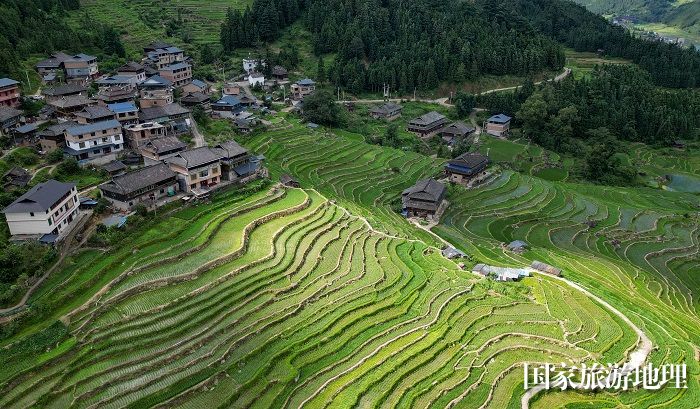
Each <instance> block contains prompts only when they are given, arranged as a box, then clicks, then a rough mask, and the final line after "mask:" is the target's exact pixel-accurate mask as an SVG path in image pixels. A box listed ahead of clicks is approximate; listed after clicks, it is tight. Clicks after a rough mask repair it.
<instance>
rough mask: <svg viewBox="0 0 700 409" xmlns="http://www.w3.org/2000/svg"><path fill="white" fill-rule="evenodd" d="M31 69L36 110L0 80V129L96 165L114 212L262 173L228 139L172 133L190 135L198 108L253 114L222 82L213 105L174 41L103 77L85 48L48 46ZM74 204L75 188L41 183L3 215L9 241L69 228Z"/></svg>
mask: <svg viewBox="0 0 700 409" xmlns="http://www.w3.org/2000/svg"><path fill="white" fill-rule="evenodd" d="M36 69H37V71H38V72H39V73H40V74H41V75H42V78H43V79H44V82H45V84H46V85H47V87H46V88H44V89H43V90H42V96H43V99H44V100H45V102H46V105H45V107H44V108H43V109H42V112H41V113H40V114H39V116H37V117H35V118H24V117H23V116H22V115H23V113H22V112H21V111H20V110H18V109H17V107H18V106H19V104H20V90H19V83H18V82H16V81H13V80H11V79H0V132H3V133H6V134H9V135H12V136H13V137H14V138H15V143H16V144H17V145H23V146H34V147H36V149H37V150H38V151H39V152H40V153H48V152H52V151H55V150H57V149H58V150H61V151H62V153H63V154H64V156H66V157H73V158H75V159H76V160H77V161H78V163H79V164H80V165H81V166H86V165H91V166H96V167H101V168H102V169H104V170H105V171H106V172H107V173H108V174H109V175H110V176H112V179H111V180H110V181H109V182H107V183H104V184H102V185H100V186H99V190H100V191H101V194H102V197H104V198H105V199H107V200H108V201H109V202H110V203H111V205H112V206H113V207H114V208H116V209H118V210H120V211H125V212H128V211H133V210H134V209H135V208H136V207H137V206H139V205H143V206H146V207H147V208H154V207H157V206H160V205H162V204H165V203H167V202H169V201H172V200H175V199H176V198H178V197H182V196H187V197H206V196H208V195H209V194H210V192H211V191H212V190H213V189H216V188H219V187H221V186H226V185H230V184H241V183H246V182H248V181H250V180H252V179H254V178H257V177H260V176H265V175H266V170H265V167H264V163H263V160H264V158H263V157H262V156H256V155H253V154H251V153H250V152H248V150H247V149H245V148H243V147H242V146H240V145H239V144H238V143H236V142H234V141H227V142H223V143H220V144H218V145H216V146H212V147H210V146H200V147H196V148H189V147H188V144H187V143H185V142H183V141H182V140H181V138H180V137H181V136H183V135H184V134H186V133H190V132H192V128H193V126H194V124H193V123H192V121H193V119H192V115H191V112H192V110H193V109H194V108H195V107H197V106H201V107H202V108H203V109H204V111H205V112H207V113H210V114H211V115H212V116H217V115H218V116H220V117H226V118H230V119H232V120H233V123H234V124H235V125H236V126H237V127H238V129H239V130H242V131H243V132H247V131H250V130H251V129H252V127H253V126H254V125H255V117H254V115H253V114H251V113H250V112H248V110H247V109H248V108H251V107H252V108H257V101H256V99H255V98H254V97H252V96H250V95H247V94H246V93H245V91H244V90H242V89H241V87H233V86H231V87H225V89H224V90H223V91H224V95H223V96H222V98H220V99H218V100H217V101H215V102H212V101H211V99H210V98H211V88H210V86H209V85H208V84H207V83H205V82H203V81H199V80H196V79H193V78H192V65H191V61H190V59H189V58H188V57H187V56H186V55H185V53H184V51H183V50H181V49H180V48H178V47H174V46H172V45H169V44H166V43H161V42H156V43H152V44H149V45H147V46H146V47H144V57H143V59H142V60H141V61H140V62H135V61H132V62H128V63H126V64H124V65H123V66H121V67H119V68H118V69H117V70H116V72H115V73H114V74H112V75H100V73H99V69H98V65H97V59H96V58H94V57H91V56H88V55H85V54H78V55H75V56H69V55H67V54H64V53H54V54H52V55H51V56H50V58H48V59H47V60H44V61H41V62H39V63H38V64H37V65H36ZM95 89H96V90H97V91H96V92H95V91H94V90H95ZM176 90H179V91H180V95H182V97H181V98H180V100H179V101H176V100H175V95H176V92H175V91H176ZM129 169H133V170H129ZM25 174H26V175H25ZM27 176H28V173H27V172H26V171H25V170H23V169H19V168H17V169H11V170H10V171H9V172H7V173H6V174H5V175H3V183H4V184H5V185H7V187H11V186H15V185H17V184H22V183H23V184H22V187H25V186H26V185H27V182H28V180H29V179H31V176H29V178H28V179H27ZM25 179H26V181H25V182H22V181H24V180H25ZM17 186H19V185H17ZM80 204H81V199H80V198H79V197H78V192H77V191H76V189H75V185H73V184H66V183H61V182H57V181H55V180H50V181H48V182H45V183H41V184H38V185H36V186H34V187H33V188H32V189H31V190H29V191H28V192H27V193H26V194H24V195H22V196H21V197H19V198H18V199H17V200H16V201H15V202H13V203H12V204H11V205H9V206H8V207H6V208H5V209H4V210H3V213H5V215H6V219H7V222H8V225H9V228H10V233H11V234H12V235H13V238H15V239H24V238H29V239H40V240H45V241H52V240H53V241H55V240H57V239H60V238H62V237H63V236H64V235H65V234H66V232H68V231H70V230H71V226H73V225H74V224H75V220H76V219H77V218H78V215H79V213H80V212H79V208H80ZM44 236H46V237H44ZM42 237H44V238H43V239H42Z"/></svg>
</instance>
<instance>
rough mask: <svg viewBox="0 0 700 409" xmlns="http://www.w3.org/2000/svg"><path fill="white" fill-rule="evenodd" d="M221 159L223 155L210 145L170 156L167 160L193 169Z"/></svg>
mask: <svg viewBox="0 0 700 409" xmlns="http://www.w3.org/2000/svg"><path fill="white" fill-rule="evenodd" d="M221 159H222V157H221V155H219V153H218V152H217V151H216V150H214V149H212V148H210V147H208V146H203V147H201V148H195V149H190V150H188V151H183V152H180V153H178V154H177V155H176V156H174V157H172V158H168V159H166V160H165V161H166V162H167V163H174V164H176V165H179V166H182V167H184V168H188V169H192V168H196V167H199V166H202V165H206V164H208V163H213V162H217V161H220V160H221Z"/></svg>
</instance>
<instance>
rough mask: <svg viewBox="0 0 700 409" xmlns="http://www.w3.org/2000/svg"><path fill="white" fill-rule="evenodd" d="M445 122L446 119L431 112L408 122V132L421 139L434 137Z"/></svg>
mask: <svg viewBox="0 0 700 409" xmlns="http://www.w3.org/2000/svg"><path fill="white" fill-rule="evenodd" d="M447 122H448V119H447V118H446V117H445V116H444V115H442V114H440V113H438V112H435V111H432V112H428V113H427V114H425V115H421V116H419V117H418V118H414V119H412V120H411V121H409V123H408V131H409V132H413V133H415V134H416V135H418V136H419V137H421V138H428V137H430V136H433V135H435V134H436V133H437V132H438V131H439V130H440V129H442V128H443V127H444V126H445V124H447Z"/></svg>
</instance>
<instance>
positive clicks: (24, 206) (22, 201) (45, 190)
mask: <svg viewBox="0 0 700 409" xmlns="http://www.w3.org/2000/svg"><path fill="white" fill-rule="evenodd" d="M74 187H75V183H62V182H58V181H56V180H53V179H51V180H48V181H46V182H44V183H39V184H38V185H36V186H34V187H33V188H31V189H30V190H29V191H28V192H27V193H25V194H23V195H22V196H20V197H19V198H17V200H15V201H14V202H12V204H10V205H9V206H7V207H6V208H5V209H4V210H3V211H2V212H3V213H29V212H45V211H46V210H48V209H50V208H51V206H52V205H53V204H54V203H56V202H57V201H58V200H59V199H60V198H61V197H63V195H65V194H66V193H68V192H70V190H71V189H73V188H74Z"/></svg>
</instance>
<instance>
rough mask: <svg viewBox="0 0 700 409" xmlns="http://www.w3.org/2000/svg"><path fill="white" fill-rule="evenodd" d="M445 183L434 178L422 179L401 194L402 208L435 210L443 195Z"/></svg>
mask: <svg viewBox="0 0 700 409" xmlns="http://www.w3.org/2000/svg"><path fill="white" fill-rule="evenodd" d="M445 191H446V188H445V185H443V184H442V183H440V182H438V181H437V180H435V179H422V180H419V181H418V182H417V183H416V184H415V185H413V186H411V187H409V188H408V189H406V190H404V191H403V193H402V194H401V196H402V198H401V199H402V203H403V207H404V208H414V209H423V210H430V211H436V210H437V209H438V207H439V206H440V203H441V202H442V199H443V198H444V197H445Z"/></svg>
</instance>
